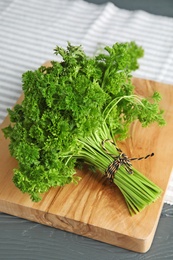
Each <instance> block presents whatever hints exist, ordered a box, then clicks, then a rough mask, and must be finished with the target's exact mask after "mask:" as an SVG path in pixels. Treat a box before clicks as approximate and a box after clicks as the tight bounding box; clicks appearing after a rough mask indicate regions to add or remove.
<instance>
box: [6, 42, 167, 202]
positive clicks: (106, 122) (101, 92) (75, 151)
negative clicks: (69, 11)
mask: <svg viewBox="0 0 173 260" xmlns="http://www.w3.org/2000/svg"><path fill="white" fill-rule="evenodd" d="M55 54H56V55H60V56H61V61H60V62H59V61H52V62H51V66H50V67H48V68H47V67H44V66H41V67H40V68H38V69H37V70H35V71H27V72H25V73H24V74H23V76H22V81H23V92H24V100H23V102H22V103H21V104H17V105H16V106H15V107H14V109H13V110H11V109H8V112H9V116H10V121H11V124H10V125H9V126H8V127H6V128H4V129H3V131H4V135H5V137H6V138H10V145H9V149H10V152H11V155H12V156H13V157H15V158H16V159H17V160H18V168H17V169H14V177H13V181H14V183H15V185H16V186H17V187H18V188H19V189H20V190H21V191H22V192H24V193H25V192H26V193H29V195H30V197H31V199H32V200H33V201H39V200H40V199H41V197H40V194H41V193H44V192H46V191H47V190H48V189H49V188H50V187H55V186H62V185H65V184H68V183H70V182H78V178H77V177H76V175H75V173H76V171H75V166H76V165H77V163H78V160H79V159H80V161H81V160H83V161H84V162H87V163H89V164H92V165H93V166H94V167H95V168H96V169H99V170H101V171H102V172H103V173H104V171H105V170H106V169H103V168H104V167H108V164H107V163H108V162H107V161H105V163H104V164H103V165H102V168H99V167H98V166H97V165H95V164H94V161H91V160H90V159H89V157H92V155H93V154H92V153H95V151H96V149H95V148H94V150H92V149H90V148H89V150H88V151H89V152H87V156H88V157H87V156H86V154H85V156H84V155H83V152H84V153H85V151H86V144H87V143H88V138H90V137H92V136H94V135H95V133H98V132H99V133H103V132H104V133H105V129H107V130H106V136H105V135H104V138H105V139H106V138H114V136H118V138H119V139H125V138H126V137H127V134H128V130H129V126H130V124H131V123H132V122H133V121H134V120H136V119H138V120H139V121H140V122H141V123H142V125H143V126H146V125H149V124H150V123H152V122H158V124H159V125H162V124H164V119H163V111H161V110H160V109H159V105H158V103H159V100H160V95H159V94H158V93H155V94H154V95H153V98H151V97H150V99H149V100H150V101H149V100H148V99H146V98H139V97H137V96H136V95H135V94H134V86H133V85H132V82H131V77H132V75H131V72H132V71H134V70H136V69H137V68H138V66H139V65H138V58H140V57H142V56H143V54H144V51H143V49H142V48H141V47H139V46H137V45H136V43H135V42H129V43H116V44H114V45H113V46H112V47H109V46H106V47H105V50H104V52H103V53H101V54H98V55H96V56H94V57H88V56H87V55H86V54H85V52H84V51H83V49H82V47H81V46H72V45H71V44H70V43H68V45H67V48H66V49H64V48H61V47H59V46H57V47H56V48H55ZM151 99H152V101H151ZM99 133H98V134H97V136H101V139H102V138H103V137H102V134H99ZM101 139H99V140H101ZM92 140H93V141H92V142H93V144H94V142H97V138H95V137H94V139H92ZM99 142H100V141H99ZM115 142H116V140H115ZM99 145H100V143H99ZM100 147H101V146H100ZM100 149H101V148H100ZM110 149H112V148H110ZM102 152H103V151H102ZM102 152H101V154H102ZM116 152H117V151H115V153H116ZM99 153H100V152H99ZM103 162H104V157H103ZM121 168H123V167H121ZM118 171H121V169H119V170H118ZM124 174H125V173H124ZM125 175H129V174H125ZM115 176H117V174H116V175H115Z"/></svg>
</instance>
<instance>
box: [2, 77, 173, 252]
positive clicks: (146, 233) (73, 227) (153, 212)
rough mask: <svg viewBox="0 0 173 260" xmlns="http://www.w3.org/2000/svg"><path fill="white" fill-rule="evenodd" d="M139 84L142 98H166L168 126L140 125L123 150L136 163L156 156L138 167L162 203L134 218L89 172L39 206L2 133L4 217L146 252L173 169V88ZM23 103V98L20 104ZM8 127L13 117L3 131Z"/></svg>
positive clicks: (51, 193) (112, 188)
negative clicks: (16, 178) (16, 179)
mask: <svg viewBox="0 0 173 260" xmlns="http://www.w3.org/2000/svg"><path fill="white" fill-rule="evenodd" d="M133 82H134V84H135V86H136V91H137V93H138V94H140V95H143V96H151V95H152V94H153V91H154V90H157V91H159V92H160V93H161V94H162V98H163V99H162V102H161V107H162V108H163V109H164V110H165V119H166V121H167V125H166V126H164V127H158V126H157V125H156V124H153V125H151V126H150V127H148V128H142V127H141V126H140V124H139V123H138V122H135V123H134V124H133V125H132V127H131V136H130V137H129V138H128V140H127V141H126V142H124V143H121V144H120V146H121V148H122V149H123V150H124V151H125V152H126V153H127V155H129V156H130V157H138V156H142V155H145V154H148V153H150V152H154V153H155V156H154V157H152V158H149V159H147V160H143V161H136V162H134V163H133V165H134V166H135V167H136V168H137V169H139V170H140V171H141V172H142V173H143V174H145V175H146V176H148V178H150V179H151V180H152V181H154V182H155V183H156V184H157V185H159V186H160V187H161V188H162V189H163V191H164V192H163V195H162V197H161V198H160V199H158V200H157V201H156V202H155V203H153V204H152V205H150V206H148V207H147V208H145V209H144V210H143V211H142V212H141V213H139V214H137V215H135V216H133V217H132V216H130V215H129V212H128V209H127V207H126V204H125V201H124V199H123V196H122V195H121V193H120V191H119V190H118V188H117V187H116V186H115V185H108V183H106V182H105V179H104V178H103V176H102V175H100V174H99V173H97V174H92V173H91V172H89V170H88V169H85V170H83V171H78V172H77V174H78V175H80V176H81V177H82V179H81V181H80V182H79V184H78V185H74V184H69V185H66V186H65V187H57V188H51V189H50V190H49V191H48V192H47V193H45V194H44V195H43V199H42V201H41V202H39V203H33V202H32V201H31V200H30V198H29V196H28V195H27V194H23V193H21V192H20V190H18V189H17V188H16V187H15V186H14V184H13V182H12V176H13V168H15V167H17V162H16V161H15V159H13V158H12V157H11V156H10V154H9V150H8V144H9V141H8V140H6V139H4V136H3V133H2V131H1V132H0V211H1V212H4V213H7V214H11V215H14V216H18V217H21V218H24V219H28V220H31V221H35V222H38V223H42V224H45V225H48V226H52V227H55V228H58V229H62V230H66V231H69V232H73V233H76V234H79V235H82V236H86V237H89V238H92V239H96V240H99V241H102V242H105V243H109V244H112V245H115V246H119V247H123V248H126V249H129V250H132V251H136V252H146V251H147V250H148V249H149V248H150V246H151V243H152V241H153V238H154V234H155V231H156V227H157V224H158V221H159V217H160V213H161V210H162V205H163V202H164V194H165V191H166V188H167V185H168V182H169V178H170V174H171V171H172V166H173V86H170V85H166V84H161V83H156V82H153V81H149V80H143V79H134V80H133ZM21 100H22V97H21V98H20V99H19V100H18V102H21ZM8 124H9V118H8V117H7V118H6V119H5V121H4V122H3V124H2V126H1V127H2V128H3V127H5V126H6V125H8Z"/></svg>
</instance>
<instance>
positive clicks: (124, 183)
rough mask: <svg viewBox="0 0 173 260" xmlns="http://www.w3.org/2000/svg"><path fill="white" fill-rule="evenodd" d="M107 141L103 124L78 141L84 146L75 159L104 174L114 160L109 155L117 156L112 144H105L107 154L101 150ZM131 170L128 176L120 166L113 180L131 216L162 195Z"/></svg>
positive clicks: (149, 182) (106, 128) (139, 174)
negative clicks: (103, 143)
mask: <svg viewBox="0 0 173 260" xmlns="http://www.w3.org/2000/svg"><path fill="white" fill-rule="evenodd" d="M107 139H109V140H112V136H111V134H110V131H109V128H108V127H107V125H106V123H105V124H103V125H102V127H101V128H99V129H98V130H97V131H96V132H94V133H93V134H92V135H90V136H89V137H88V138H83V139H80V140H79V142H81V143H82V144H83V145H84V146H83V149H82V150H81V151H80V152H79V154H78V155H77V157H78V158H79V159H82V160H83V161H84V162H85V163H87V164H89V165H91V166H92V167H94V168H95V169H96V170H99V171H100V172H101V173H102V174H105V171H106V170H107V168H108V166H109V165H110V164H111V163H112V162H113V161H114V160H115V159H114V158H113V157H112V156H111V154H114V155H115V157H116V156H118V155H119V152H118V150H117V146H115V145H113V144H112V142H106V143H105V147H106V151H107V152H106V151H105V150H104V149H103V147H102V142H103V141H104V140H107ZM114 143H115V141H114ZM132 170H133V174H129V173H128V172H127V170H126V168H125V167H124V165H121V166H120V168H119V169H118V170H117V171H116V172H115V174H114V178H113V182H114V184H115V185H116V186H117V187H118V188H119V189H120V191H121V192H122V194H123V196H124V198H125V201H126V203H127V207H128V209H129V212H130V214H131V215H133V214H136V213H138V212H140V211H141V210H143V209H144V208H145V207H146V206H147V205H149V204H151V203H152V202H154V201H155V200H156V199H157V198H158V197H160V195H161V193H162V190H161V189H160V188H159V187H158V186H157V185H156V184H154V183H153V182H152V181H150V180H149V179H148V178H147V177H146V176H144V175H143V174H141V173H140V172H139V171H138V170H136V169H134V168H132Z"/></svg>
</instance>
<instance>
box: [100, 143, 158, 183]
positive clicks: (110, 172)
mask: <svg viewBox="0 0 173 260" xmlns="http://www.w3.org/2000/svg"><path fill="white" fill-rule="evenodd" d="M106 142H109V143H111V144H112V145H114V146H115V148H116V150H117V151H118V152H119V155H118V156H117V155H115V154H111V153H110V152H109V151H108V150H107V149H106V148H105V143H106ZM101 145H102V148H103V150H104V151H105V152H106V153H107V154H109V155H110V156H112V158H114V161H113V162H112V163H110V164H109V166H108V167H107V169H106V170H105V175H106V177H107V178H108V179H109V180H110V181H111V182H113V179H114V176H115V173H116V172H117V170H118V169H119V168H120V166H121V165H123V166H124V168H125V170H126V171H127V173H129V174H133V169H132V164H131V161H134V160H138V161H139V160H143V159H147V158H148V157H152V156H154V153H151V154H148V155H146V156H143V157H139V158H129V157H128V156H127V155H126V154H125V153H123V152H122V150H121V149H120V148H118V147H117V145H116V144H115V143H114V142H113V141H112V140H110V139H105V140H103V141H102V143H101Z"/></svg>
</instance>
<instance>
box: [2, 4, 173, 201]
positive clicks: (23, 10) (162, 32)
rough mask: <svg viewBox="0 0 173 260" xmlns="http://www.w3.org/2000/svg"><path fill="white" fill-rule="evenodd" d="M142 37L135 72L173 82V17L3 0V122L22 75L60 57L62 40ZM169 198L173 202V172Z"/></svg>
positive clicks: (87, 42) (95, 43)
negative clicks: (140, 56)
mask: <svg viewBox="0 0 173 260" xmlns="http://www.w3.org/2000/svg"><path fill="white" fill-rule="evenodd" d="M132 40H133V41H136V43H137V44H139V45H141V46H142V47H143V48H144V50H145V57H144V58H143V59H141V60H140V69H139V70H138V71H136V72H135V74H134V76H137V77H141V78H146V79H152V80H155V81H160V82H164V83H171V84H173V18H168V17H163V16H156V15H152V14H149V13H146V12H144V11H127V10H123V9H119V8H117V7H116V6H115V5H113V4H112V3H106V4H103V5H96V4H91V3H88V2H85V1H83V0H63V1H62V0H49V1H47V0H37V1H34V0H27V1H23V0H1V1H0V123H1V122H2V120H3V119H4V117H5V116H6V114H7V112H6V109H7V107H12V106H13V105H14V103H15V102H16V100H17V99H18V97H19V96H20V94H21V91H22V90H21V89H22V87H21V75H22V73H23V72H24V71H26V70H34V69H36V68H37V67H38V66H40V65H41V64H43V63H44V62H45V61H46V60H52V59H54V58H55V57H54V54H53V49H54V48H55V46H56V45H60V46H62V47H66V46H67V41H70V42H71V43H72V44H74V45H83V47H84V50H85V51H86V53H87V54H88V55H93V54H94V53H95V52H96V50H97V49H98V47H99V46H104V45H112V44H113V43H115V42H117V41H119V42H122V41H123V42H124V41H132ZM170 159H171V158H170ZM165 202H167V203H170V204H173V174H172V179H171V180H170V183H169V187H168V189H167V192H166V196H165Z"/></svg>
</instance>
